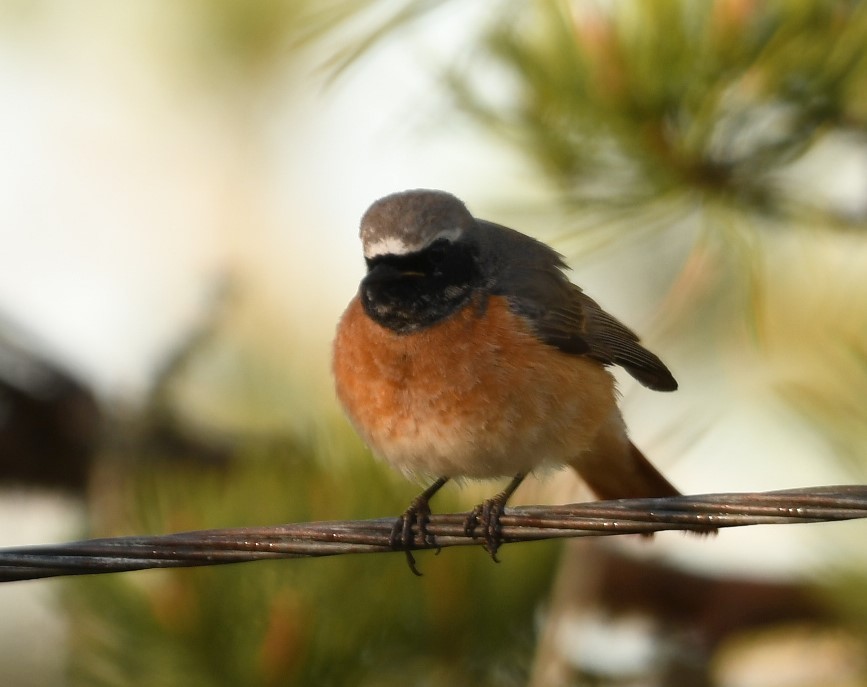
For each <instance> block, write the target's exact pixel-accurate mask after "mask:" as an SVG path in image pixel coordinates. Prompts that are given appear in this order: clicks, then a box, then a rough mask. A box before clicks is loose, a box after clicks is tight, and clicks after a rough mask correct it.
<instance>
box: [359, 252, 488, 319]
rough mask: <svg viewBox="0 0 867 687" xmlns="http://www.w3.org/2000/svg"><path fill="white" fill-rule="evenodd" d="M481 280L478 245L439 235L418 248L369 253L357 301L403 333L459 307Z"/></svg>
mask: <svg viewBox="0 0 867 687" xmlns="http://www.w3.org/2000/svg"><path fill="white" fill-rule="evenodd" d="M479 284H481V270H480V269H479V264H478V253H477V251H476V249H475V248H474V247H473V246H472V245H470V244H468V243H461V242H455V243H452V242H450V241H447V240H445V239H440V240H437V241H434V242H433V243H432V244H431V245H430V246H427V247H426V248H424V249H423V250H421V251H418V252H417V253H411V254H408V255H392V254H386V255H380V256H377V257H375V258H371V259H369V260H368V261H367V276H366V277H365V278H364V279H363V280H362V281H361V289H360V296H361V304H362V305H363V306H364V310H365V312H366V313H367V314H368V316H370V318H371V319H372V320H374V321H375V322H377V323H378V324H381V325H382V326H383V327H387V328H388V329H391V330H392V331H395V332H398V333H399V334H405V333H409V332H413V331H417V330H419V329H423V328H425V327H429V326H431V325H432V324H435V323H436V322H439V321H441V320H444V319H445V318H447V317H448V316H449V315H451V314H453V313H455V312H457V311H458V310H460V309H461V307H463V306H464V305H465V304H466V303H467V301H468V300H469V299H470V297H471V296H472V294H473V290H474V289H475V288H476V287H477V286H478V285H479Z"/></svg>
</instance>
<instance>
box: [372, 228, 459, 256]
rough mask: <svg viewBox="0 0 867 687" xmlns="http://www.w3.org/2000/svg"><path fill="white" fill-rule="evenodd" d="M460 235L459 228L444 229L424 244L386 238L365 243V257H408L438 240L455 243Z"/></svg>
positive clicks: (398, 237) (400, 238)
mask: <svg viewBox="0 0 867 687" xmlns="http://www.w3.org/2000/svg"><path fill="white" fill-rule="evenodd" d="M460 235H461V230H460V229H459V228H458V227H452V228H451V229H443V230H442V231H441V232H439V233H437V234H434V235H433V236H432V237H431V238H430V239H428V240H427V241H424V242H421V241H412V242H407V241H405V240H404V239H403V237H400V236H385V237H383V238H381V239H378V240H377V241H373V242H371V243H365V244H364V257H365V258H367V259H368V260H369V259H371V258H375V257H377V256H379V255H387V254H391V255H406V254H407V253H415V252H417V251H420V250H422V249H423V248H424V247H425V246H428V245H430V244H431V243H433V242H434V241H436V240H438V239H446V240H448V241H454V240H455V239H456V238H458V237H459V236H460Z"/></svg>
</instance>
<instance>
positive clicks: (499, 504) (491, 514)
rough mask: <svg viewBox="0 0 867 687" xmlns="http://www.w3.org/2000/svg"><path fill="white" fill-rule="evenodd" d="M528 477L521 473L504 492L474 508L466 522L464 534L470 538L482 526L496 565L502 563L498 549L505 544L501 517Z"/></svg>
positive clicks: (486, 542) (486, 547)
mask: <svg viewBox="0 0 867 687" xmlns="http://www.w3.org/2000/svg"><path fill="white" fill-rule="evenodd" d="M526 476H527V475H526V473H524V472H519V473H518V474H517V475H515V476H514V477H513V478H512V481H511V482H509V485H508V486H507V487H506V488H505V489H503V491H501V492H500V493H499V494H497V495H496V496H494V497H493V498H491V499H488V500H487V501H485V502H484V503H480V504H479V505H478V506H476V507H475V508H473V511H472V513H470V514H469V515H468V516H467V519H466V520H465V521H464V532H465V533H466V534H467V535H468V536H473V534H474V532H475V530H476V527H477V526H478V525H481V526H482V528H483V533H482V534H483V536H484V538H485V549H486V550H487V552H488V553H489V554H491V558H493V559H494V561H495V562H496V563H499V562H500V561H499V559H498V558H497V549H499V548H500V544H502V543H503V538H502V530H501V528H500V516H501V515H502V514H503V510H504V509H505V508H506V502H507V501H508V500H509V498H510V497H511V496H512V494H514V493H515V489H517V488H518V486H519V485H520V484H521V482H523V481H524V477H526Z"/></svg>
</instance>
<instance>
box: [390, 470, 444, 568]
mask: <svg viewBox="0 0 867 687" xmlns="http://www.w3.org/2000/svg"><path fill="white" fill-rule="evenodd" d="M447 481H448V478H446V477H440V478H439V479H438V480H437V481H436V482H434V483H433V484H432V485H431V486H429V487H428V488H427V489H425V490H424V491H423V492H422V493H421V494H419V495H418V496H416V497H415V498H414V499H413V500H412V503H410V504H409V508H407V509H406V510H405V511H404V512H403V515H401V516H400V517H399V518H398V519H397V520H396V521H395V523H394V526H393V527H392V528H391V534H390V535H389V538H388V543H389V546H390V547H391V548H392V549H394V550H395V551H403V552H404V553H405V554H406V563H407V565H408V566H409V569H410V570H412V572H413V574H414V575H418V576H419V577H421V572H419V569H418V568H417V567H416V564H415V556H413V555H412V549H413V547H414V546H416V545H418V546H436V538H435V537H434V536H433V535H432V534H431V533H430V532H428V529H427V525H428V522H430V499H431V497H432V496H433V495H434V494H435V493H436V492H438V491H439V490H440V488H441V487H442V486H443V485H444V484H445V483H446V482H447ZM413 527H415V529H416V533H417V541H416V538H415V537H414V536H413Z"/></svg>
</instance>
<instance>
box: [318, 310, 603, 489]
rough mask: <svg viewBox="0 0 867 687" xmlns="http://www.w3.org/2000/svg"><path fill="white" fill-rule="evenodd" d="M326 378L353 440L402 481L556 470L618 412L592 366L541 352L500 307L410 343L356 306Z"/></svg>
mask: <svg viewBox="0 0 867 687" xmlns="http://www.w3.org/2000/svg"><path fill="white" fill-rule="evenodd" d="M333 368H334V376H335V381H336V387H337V395H338V397H339V399H340V401H341V403H342V404H343V406H344V408H345V409H346V412H347V414H348V415H349V417H350V419H351V421H352V423H353V424H354V426H355V428H356V429H357V431H358V432H359V433H360V434H361V435H362V437H363V438H364V439H365V441H366V442H367V443H368V444H369V445H370V447H371V448H372V449H373V450H374V452H375V453H377V454H379V455H380V456H381V457H382V458H384V459H385V460H387V461H388V462H389V463H391V464H392V465H394V466H395V467H397V468H399V469H401V470H403V471H405V472H407V473H421V474H431V475H438V476H440V475H442V476H448V477H459V476H465V477H498V476H509V475H513V474H515V473H517V472H521V471H528V470H531V469H533V468H534V467H536V466H538V465H540V464H541V463H543V462H549V463H552V464H562V463H565V462H567V461H568V460H569V459H570V458H574V457H575V456H576V455H578V454H580V453H582V452H583V451H585V450H587V449H588V448H589V447H590V446H591V444H592V442H593V439H594V437H595V436H596V433H597V432H598V430H599V428H600V427H601V426H602V425H603V424H604V422H605V421H606V419H607V418H608V417H609V416H610V414H611V412H612V410H613V409H614V408H615V396H614V383H613V379H612V377H611V375H610V374H609V373H608V372H607V371H606V370H605V369H604V368H603V367H602V366H601V365H600V364H598V363H596V362H595V361H592V360H589V359H587V358H584V357H580V356H574V355H569V354H566V353H563V352H561V351H559V350H558V349H556V348H554V347H553V346H549V345H547V344H545V343H543V342H541V341H539V340H538V339H537V338H536V337H535V336H534V335H533V333H532V332H531V331H530V329H529V327H528V325H527V323H526V322H525V321H524V320H523V319H522V318H521V317H520V316H518V315H515V314H514V313H512V311H511V310H510V309H509V306H508V303H507V302H506V301H505V299H504V298H502V297H490V298H488V299H487V301H486V303H484V304H482V303H481V302H479V301H472V302H470V303H469V304H468V305H467V306H465V307H464V308H463V309H461V310H460V311H458V312H457V313H455V314H454V315H452V316H451V317H449V318H448V319H446V320H444V321H443V322H440V323H438V324H436V325H434V326H432V327H429V328H427V329H424V330H422V331H419V332H414V333H412V334H396V333H395V332H392V331H391V330H389V329H386V328H384V327H382V326H380V325H378V324H376V323H375V322H374V321H372V320H371V319H370V318H369V317H367V315H366V314H365V312H364V309H363V308H362V306H361V303H360V301H359V300H358V298H355V299H353V300H352V302H351V303H350V304H349V307H348V308H347V309H346V312H345V313H344V315H343V318H342V319H341V321H340V325H339V327H338V330H337V337H336V339H335V343H334V359H333Z"/></svg>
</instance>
